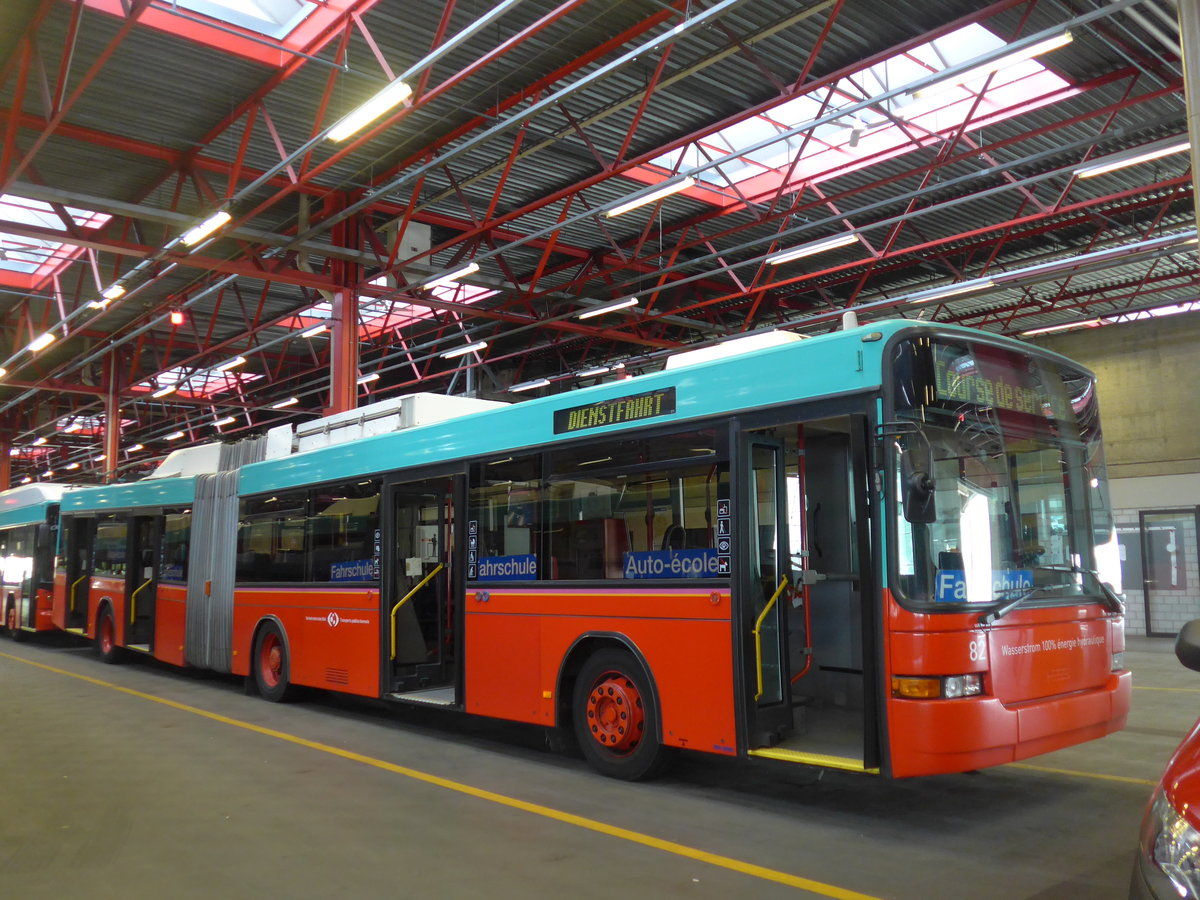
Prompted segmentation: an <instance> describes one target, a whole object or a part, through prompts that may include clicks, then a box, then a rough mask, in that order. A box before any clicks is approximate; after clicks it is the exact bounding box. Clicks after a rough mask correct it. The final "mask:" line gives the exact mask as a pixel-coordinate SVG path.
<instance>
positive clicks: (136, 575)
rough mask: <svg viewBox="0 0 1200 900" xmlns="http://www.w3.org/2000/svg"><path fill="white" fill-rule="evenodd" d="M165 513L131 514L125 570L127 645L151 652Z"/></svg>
mask: <svg viewBox="0 0 1200 900" xmlns="http://www.w3.org/2000/svg"><path fill="white" fill-rule="evenodd" d="M161 541H162V516H161V515H159V514H157V513H155V514H153V515H141V514H139V515H133V516H130V517H129V546H128V550H127V553H128V555H127V556H126V559H128V560H129V563H128V565H127V566H126V569H125V597H126V600H125V616H126V618H125V646H126V647H128V648H129V649H131V650H140V651H141V652H143V653H150V652H152V651H153V649H154V615H155V611H156V607H157V606H158V552H157V551H158V547H159V544H160V543H161Z"/></svg>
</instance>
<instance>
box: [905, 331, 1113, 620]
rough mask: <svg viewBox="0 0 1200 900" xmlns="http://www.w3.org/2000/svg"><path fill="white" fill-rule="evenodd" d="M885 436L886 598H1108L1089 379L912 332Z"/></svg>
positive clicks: (1109, 547)
mask: <svg viewBox="0 0 1200 900" xmlns="http://www.w3.org/2000/svg"><path fill="white" fill-rule="evenodd" d="M892 385H893V388H894V394H893V397H892V400H893V408H894V412H895V419H894V422H893V424H892V425H891V426H890V427H889V428H888V429H887V432H888V443H889V445H890V448H891V453H890V459H891V473H892V474H891V477H892V479H893V482H894V484H895V487H896V490H895V497H896V501H897V502H896V505H895V510H896V512H895V515H894V516H893V521H894V523H895V537H896V540H895V541H894V542H892V543H893V546H894V547H895V550H894V554H893V557H892V560H891V562H892V573H893V575H894V576H895V577H894V579H893V580H894V587H895V589H896V594H897V597H898V598H899V599H900V600H901V602H905V603H907V604H909V605H911V606H913V607H916V608H920V609H922V610H923V611H929V610H944V611H952V610H955V609H963V608H964V607H965V606H975V605H980V604H996V605H998V606H1005V605H1007V604H1009V603H1011V602H1013V601H1017V602H1020V603H1028V604H1029V605H1052V604H1055V603H1070V602H1079V601H1080V600H1081V599H1083V598H1085V597H1101V596H1103V595H1104V591H1103V589H1102V588H1101V582H1109V583H1110V584H1113V585H1115V590H1117V591H1119V590H1120V575H1119V562H1118V560H1117V555H1116V553H1117V545H1116V535H1115V529H1114V526H1113V519H1112V512H1111V508H1110V506H1109V502H1108V487H1107V478H1106V472H1105V466H1104V455H1103V450H1102V447H1101V443H1100V420H1099V417H1098V414H1097V406H1096V394H1095V381H1094V379H1093V378H1092V377H1091V376H1090V375H1089V374H1087V373H1086V372H1083V371H1081V370H1079V369H1075V368H1073V367H1070V366H1068V365H1066V364H1065V363H1060V362H1058V361H1056V360H1053V359H1047V358H1044V357H1041V356H1035V355H1030V354H1027V353H1024V352H1021V351H1018V350H1013V349H1008V348H1000V347H996V346H992V345H989V344H986V343H982V342H974V341H951V340H944V339H932V340H931V339H929V338H919V339H914V340H910V341H906V342H904V343H902V344H901V345H899V347H898V349H897V353H896V356H895V357H894V368H893V379H892Z"/></svg>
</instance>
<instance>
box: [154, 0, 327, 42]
mask: <svg viewBox="0 0 1200 900" xmlns="http://www.w3.org/2000/svg"><path fill="white" fill-rule="evenodd" d="M173 2H174V3H175V5H176V6H178V7H180V8H181V9H187V10H191V11H192V12H195V13H199V14H200V15H203V16H208V17H209V18H210V19H216V20H217V21H220V22H225V23H227V24H229V25H236V26H238V27H239V28H245V29H246V30H247V31H254V32H257V33H258V34H262V35H266V36H267V37H269V38H273V39H275V40H282V39H283V38H285V37H287V36H288V34H290V33H291V31H292V29H294V28H295V27H296V26H297V25H299V24H300V23H301V22H303V21H304V19H305V18H306V17H307V16H308V14H309V13H311V12H312V11H313V10H314V9H316V8H317V5H316V4H315V3H310V2H307V0H173Z"/></svg>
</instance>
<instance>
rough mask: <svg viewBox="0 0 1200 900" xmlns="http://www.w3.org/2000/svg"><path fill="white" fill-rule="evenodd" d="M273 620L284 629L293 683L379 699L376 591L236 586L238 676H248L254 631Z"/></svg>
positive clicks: (234, 667)
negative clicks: (264, 620) (269, 619)
mask: <svg viewBox="0 0 1200 900" xmlns="http://www.w3.org/2000/svg"><path fill="white" fill-rule="evenodd" d="M270 616H273V617H274V618H276V619H278V620H279V622H280V624H281V625H282V626H283V630H284V633H285V636H286V641H287V651H288V666H289V678H288V680H289V681H290V682H291V683H292V684H301V685H307V686H309V687H318V688H326V689H328V690H333V691H342V692H344V693H347V694H359V695H361V696H364V697H378V696H379V591H378V589H377V588H370V589H364V588H353V589H351V588H325V587H306V586H301V585H295V586H289V587H270V588H268V587H263V588H247V587H240V588H237V589H236V590H235V591H234V595H233V648H234V655H233V673H234V674H235V675H248V674H249V673H250V667H251V665H252V657H253V654H254V634H255V630H256V629H257V627H258V625H259V623H260V622H262V621H263V619H265V618H267V617H270Z"/></svg>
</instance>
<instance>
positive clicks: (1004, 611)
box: [979, 563, 1125, 625]
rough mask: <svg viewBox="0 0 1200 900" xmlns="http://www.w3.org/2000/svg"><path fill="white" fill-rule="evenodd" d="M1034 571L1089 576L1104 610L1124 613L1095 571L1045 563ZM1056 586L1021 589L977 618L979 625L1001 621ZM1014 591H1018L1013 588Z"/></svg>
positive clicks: (1119, 602)
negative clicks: (1019, 607) (1093, 582)
mask: <svg viewBox="0 0 1200 900" xmlns="http://www.w3.org/2000/svg"><path fill="white" fill-rule="evenodd" d="M1033 569H1034V571H1039V570H1040V571H1043V572H1070V573H1072V574H1080V575H1091V576H1092V577H1093V578H1094V579H1096V584H1098V585H1100V598H1101V603H1102V604H1103V606H1104V608H1105V609H1107V610H1109V611H1110V612H1114V613H1123V612H1125V604H1124V603H1122V602H1121V598H1120V597H1118V596H1117V594H1116V592H1115V591H1114V590H1113V589H1112V588H1110V587H1109V586H1108V585H1107V584H1106V583H1105V582H1103V581H1101V580H1100V574H1099V573H1098V572H1097V571H1096V570H1095V569H1084V568H1082V567H1080V566H1077V565H1074V564H1073V563H1046V564H1044V565H1037V566H1033ZM1062 586H1063V585H1058V584H1034V585H1030V586H1029V587H1027V588H1025V589H1023V590H1021V591H1020V593H1018V594H1017V595H1016V596H1015V597H1013V598H1012V599H1011V600H1006V601H1005V602H1003V603H1002V604H1001V605H999V606H997V607H996V608H995V609H992V610H989V611H988V612H985V613H984V614H983V615H981V616H980V617H979V624H980V625H991V624H992V623H993V622H995V621H996V620H997V619H1002V618H1004V617H1005V616H1007V615H1008V614H1009V613H1010V612H1012V611H1013V610H1014V609H1016V608H1017V607H1018V606H1020V605H1021V604H1022V603H1024V602H1025V601H1026V600H1028V599H1029V598H1030V597H1032V596H1033V595H1034V594H1036V593H1037V592H1038V591H1044V590H1048V589H1049V588H1054V587H1062ZM1014 590H1018V589H1016V588H1014Z"/></svg>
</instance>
